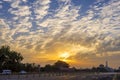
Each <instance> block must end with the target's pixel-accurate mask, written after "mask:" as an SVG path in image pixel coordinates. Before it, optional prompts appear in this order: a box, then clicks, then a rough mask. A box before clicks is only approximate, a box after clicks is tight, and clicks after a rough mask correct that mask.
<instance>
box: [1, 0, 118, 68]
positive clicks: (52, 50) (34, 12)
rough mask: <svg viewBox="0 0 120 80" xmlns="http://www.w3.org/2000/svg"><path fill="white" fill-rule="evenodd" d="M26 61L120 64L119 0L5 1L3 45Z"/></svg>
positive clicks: (80, 65) (42, 63) (3, 7)
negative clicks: (19, 54)
mask: <svg viewBox="0 0 120 80" xmlns="http://www.w3.org/2000/svg"><path fill="white" fill-rule="evenodd" d="M2 45H9V46H10V47H11V49H12V50H15V51H17V52H20V53H21V54H22V55H23V57H24V60H23V62H24V63H27V62H29V63H37V64H40V65H41V66H44V65H45V64H53V63H54V62H56V61H57V60H63V61H66V62H68V63H69V64H70V65H71V66H75V67H77V68H87V67H93V66H98V65H99V64H105V61H108V62H109V65H110V66H111V67H113V68H118V67H119V66H120V0H0V46H2Z"/></svg>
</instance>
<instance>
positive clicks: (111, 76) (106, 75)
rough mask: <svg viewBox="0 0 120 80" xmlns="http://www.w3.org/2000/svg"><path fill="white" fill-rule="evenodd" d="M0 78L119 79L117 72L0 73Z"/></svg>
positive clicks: (26, 79) (18, 79)
mask: <svg viewBox="0 0 120 80" xmlns="http://www.w3.org/2000/svg"><path fill="white" fill-rule="evenodd" d="M0 80H120V74H119V73H99V74H93V73H89V74H88V73H84V74H80V73H79V74H78V73H77V74H75V73H74V74H52V73H49V74H48V73H45V74H26V75H0Z"/></svg>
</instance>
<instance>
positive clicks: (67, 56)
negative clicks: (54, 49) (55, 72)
mask: <svg viewBox="0 0 120 80" xmlns="http://www.w3.org/2000/svg"><path fill="white" fill-rule="evenodd" d="M69 57H70V54H69V53H68V52H64V53H62V54H60V60H62V61H65V62H66V61H67V58H69Z"/></svg>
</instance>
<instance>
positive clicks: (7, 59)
mask: <svg viewBox="0 0 120 80" xmlns="http://www.w3.org/2000/svg"><path fill="white" fill-rule="evenodd" d="M23 59H24V58H23V56H22V55H21V53H19V52H16V51H14V50H11V49H10V47H9V46H6V45H5V46H2V47H0V72H1V71H2V70H4V69H10V70H12V71H14V72H19V71H20V70H26V71H29V72H32V71H37V69H38V67H39V65H36V64H35V63H25V64H24V63H21V61H22V60H23Z"/></svg>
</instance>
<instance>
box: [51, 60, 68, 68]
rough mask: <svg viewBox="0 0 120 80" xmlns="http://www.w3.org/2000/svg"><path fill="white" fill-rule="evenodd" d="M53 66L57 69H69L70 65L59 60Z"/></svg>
mask: <svg viewBox="0 0 120 80" xmlns="http://www.w3.org/2000/svg"><path fill="white" fill-rule="evenodd" d="M53 66H54V67H55V68H58V69H60V68H69V64H68V63H66V62H64V61H60V60H58V61H57V62H56V63H54V65H53Z"/></svg>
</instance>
